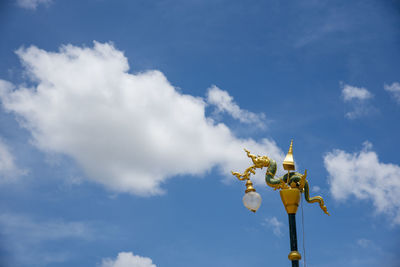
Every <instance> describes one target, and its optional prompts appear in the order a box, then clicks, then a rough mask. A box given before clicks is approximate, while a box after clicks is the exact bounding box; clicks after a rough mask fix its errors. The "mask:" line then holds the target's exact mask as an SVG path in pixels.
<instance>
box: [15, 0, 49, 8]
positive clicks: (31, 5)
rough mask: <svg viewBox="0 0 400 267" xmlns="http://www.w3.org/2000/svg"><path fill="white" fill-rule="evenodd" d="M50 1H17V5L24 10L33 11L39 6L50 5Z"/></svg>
mask: <svg viewBox="0 0 400 267" xmlns="http://www.w3.org/2000/svg"><path fill="white" fill-rule="evenodd" d="M51 1H52V0H17V4H18V5H19V6H20V7H22V8H26V9H33V10H35V9H36V8H37V7H38V5H40V4H46V5H47V4H50V3H51Z"/></svg>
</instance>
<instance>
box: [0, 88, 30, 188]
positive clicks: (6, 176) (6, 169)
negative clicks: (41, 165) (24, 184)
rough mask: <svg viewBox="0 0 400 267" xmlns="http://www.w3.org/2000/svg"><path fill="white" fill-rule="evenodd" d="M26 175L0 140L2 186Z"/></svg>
mask: <svg viewBox="0 0 400 267" xmlns="http://www.w3.org/2000/svg"><path fill="white" fill-rule="evenodd" d="M0 83H1V81H0ZM0 87H1V84H0ZM25 173H26V171H24V170H21V169H19V168H18V167H17V166H16V163H15V159H14V156H13V155H12V154H11V152H10V149H9V147H8V146H7V145H6V143H5V142H4V141H3V140H2V139H1V138H0V184H1V183H4V182H12V181H15V178H17V177H18V176H20V175H23V174H25Z"/></svg>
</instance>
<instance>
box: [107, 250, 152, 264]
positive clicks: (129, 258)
mask: <svg viewBox="0 0 400 267" xmlns="http://www.w3.org/2000/svg"><path fill="white" fill-rule="evenodd" d="M101 267H156V265H155V264H153V261H152V260H151V259H150V258H147V257H142V256H138V255H134V254H133V253H132V252H120V253H118V256H117V258H116V259H115V260H113V259H109V258H107V259H103V260H102V262H101Z"/></svg>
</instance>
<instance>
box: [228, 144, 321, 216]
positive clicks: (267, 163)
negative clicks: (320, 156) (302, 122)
mask: <svg viewBox="0 0 400 267" xmlns="http://www.w3.org/2000/svg"><path fill="white" fill-rule="evenodd" d="M244 150H245V151H246V153H247V157H249V158H251V160H252V162H253V165H251V166H250V167H248V168H247V169H246V170H245V171H244V173H243V174H241V173H239V172H233V171H232V174H233V175H234V176H236V177H237V178H238V179H239V180H241V181H244V180H246V181H247V182H246V194H248V193H250V192H252V193H255V194H257V195H258V193H256V192H255V189H254V187H253V184H252V182H251V181H250V175H251V174H255V171H256V169H262V168H264V167H267V172H266V174H265V182H266V183H267V185H268V186H270V187H272V188H274V190H280V195H281V198H282V202H283V204H284V205H285V208H286V211H287V213H288V214H292V213H296V212H297V207H298V205H299V203H300V194H301V193H304V198H305V200H306V201H307V202H309V203H315V202H318V203H319V206H320V207H321V209H322V210H323V211H324V212H325V213H326V214H328V215H329V213H328V211H327V208H326V206H325V204H324V200H323V198H322V197H320V196H315V197H310V189H309V185H308V181H307V179H306V178H307V170H305V171H304V174H301V173H298V172H294V170H295V169H296V168H295V164H294V159H293V140H292V141H291V143H290V147H289V152H288V153H287V155H286V157H285V159H284V161H283V168H284V169H285V170H286V171H287V172H288V173H287V174H285V175H283V176H281V177H277V178H275V174H276V170H277V165H276V161H275V160H273V159H270V158H269V157H267V156H259V155H257V156H256V155H253V154H251V153H250V151H249V150H247V149H244ZM246 194H245V197H246ZM245 197H244V198H243V202H245ZM258 197H259V195H258V196H254V197H253V198H252V199H251V200H250V202H254V203H251V204H254V205H253V206H256V204H258V207H259V205H260V204H261V197H259V200H258ZM257 201H259V203H258V202H257ZM256 202H257V203H256ZM248 204H249V203H246V202H245V206H246V207H247V208H249V207H248ZM258 207H257V209H258ZM249 209H250V208H249ZM257 209H254V208H253V209H250V210H251V211H253V212H255V211H256V210H257Z"/></svg>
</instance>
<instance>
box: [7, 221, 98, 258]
mask: <svg viewBox="0 0 400 267" xmlns="http://www.w3.org/2000/svg"><path fill="white" fill-rule="evenodd" d="M0 233H1V235H2V237H3V242H4V244H7V249H8V250H10V253H12V254H14V255H15V257H16V259H17V260H18V262H19V263H21V264H22V263H23V264H24V265H25V264H26V266H31V265H32V264H34V265H35V266H41V265H46V264H47V263H51V262H62V261H65V260H66V259H67V258H68V257H69V255H68V252H66V251H57V250H52V251H51V252H50V251H47V250H46V249H45V248H44V247H43V244H45V242H49V241H57V240H66V239H71V238H73V239H80V240H90V239H91V238H93V236H94V234H93V231H92V229H91V227H90V226H89V225H88V224H87V223H84V222H66V221H64V220H54V221H38V220H34V219H32V218H30V217H29V216H24V215H18V214H0Z"/></svg>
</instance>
